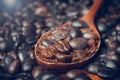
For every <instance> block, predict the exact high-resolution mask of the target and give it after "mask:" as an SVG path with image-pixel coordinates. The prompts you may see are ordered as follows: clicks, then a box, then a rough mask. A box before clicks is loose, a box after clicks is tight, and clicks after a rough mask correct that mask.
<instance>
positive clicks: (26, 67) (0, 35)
mask: <svg viewBox="0 0 120 80" xmlns="http://www.w3.org/2000/svg"><path fill="white" fill-rule="evenodd" d="M2 1H3V0H1V1H0V79H1V80H80V79H82V80H98V79H93V77H94V76H98V77H99V78H100V79H101V80H120V77H119V76H120V68H119V66H120V45H119V44H120V11H119V9H120V1H119V0H109V1H107V0H105V1H106V2H104V4H103V5H102V7H101V9H100V10H99V12H98V13H97V15H96V17H95V24H96V27H97V29H98V30H99V32H100V35H101V42H102V43H101V46H100V49H99V51H98V52H97V53H96V55H95V57H93V58H92V59H91V60H90V61H89V62H88V63H87V64H85V65H84V66H83V67H80V68H79V69H75V70H70V71H68V72H66V73H58V72H55V71H47V70H46V69H44V66H41V65H38V64H37V62H36V60H35V57H34V47H35V44H36V42H37V40H38V39H39V37H41V35H42V34H43V33H45V32H46V31H48V30H52V29H54V26H56V25H60V24H63V23H64V22H67V21H68V20H69V21H70V20H71V21H73V24H72V26H75V28H76V27H77V26H80V24H79V23H78V22H77V21H76V18H77V17H82V16H83V15H85V14H86V13H87V12H88V11H89V8H90V7H91V5H92V3H93V1H94V0H20V1H19V2H18V3H16V4H15V5H13V6H10V7H8V5H5V4H4V3H3V2H2ZM80 32H81V31H80ZM78 33H79V31H78ZM78 33H76V32H75V34H74V31H73V34H74V35H71V36H72V37H76V36H78V35H77V34H78ZM80 36H81V35H80ZM84 37H86V35H84ZM87 38H88V36H87ZM47 41H48V40H45V41H43V44H44V45H51V44H53V43H52V42H51V41H50V42H49V43H48V44H46V42H47ZM60 43H61V42H60ZM58 44H59V43H58ZM62 46H63V45H62ZM59 50H61V49H60V48H59ZM65 51H66V49H65ZM63 71H64V70H63ZM89 74H94V76H92V77H91V76H89Z"/></svg>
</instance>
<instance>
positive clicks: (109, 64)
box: [99, 58, 119, 70]
mask: <svg viewBox="0 0 120 80" xmlns="http://www.w3.org/2000/svg"><path fill="white" fill-rule="evenodd" d="M99 61H100V64H103V65H104V66H106V67H108V68H111V69H113V70H118V66H119V63H118V61H115V60H112V59H107V58H101V59H99Z"/></svg>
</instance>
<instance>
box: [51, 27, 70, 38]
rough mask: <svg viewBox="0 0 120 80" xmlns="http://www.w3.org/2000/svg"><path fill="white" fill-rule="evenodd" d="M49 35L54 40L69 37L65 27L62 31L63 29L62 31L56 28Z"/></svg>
mask: <svg viewBox="0 0 120 80" xmlns="http://www.w3.org/2000/svg"><path fill="white" fill-rule="evenodd" d="M51 33H52V36H53V37H54V39H55V40H62V39H65V38H66V37H68V36H69V29H66V27H65V29H64V27H63V29H62V28H60V29H59V28H58V29H57V30H54V29H53V31H51Z"/></svg>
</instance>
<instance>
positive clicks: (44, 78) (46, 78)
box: [37, 73, 59, 80]
mask: <svg viewBox="0 0 120 80" xmlns="http://www.w3.org/2000/svg"><path fill="white" fill-rule="evenodd" d="M56 78H57V76H56V75H55V74H52V73H44V74H43V75H41V76H38V79H37V80H59V79H56Z"/></svg>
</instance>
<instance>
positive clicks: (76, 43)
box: [69, 37, 88, 50]
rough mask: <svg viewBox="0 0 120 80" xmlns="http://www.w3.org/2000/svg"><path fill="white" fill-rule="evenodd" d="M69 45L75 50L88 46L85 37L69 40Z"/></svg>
mask: <svg viewBox="0 0 120 80" xmlns="http://www.w3.org/2000/svg"><path fill="white" fill-rule="evenodd" d="M69 44H70V46H71V47H72V48H73V49H76V50H84V49H85V48H86V47H87V46H88V40H87V39H85V38H82V37H80V38H74V39H72V40H71V41H70V42H69Z"/></svg>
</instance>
